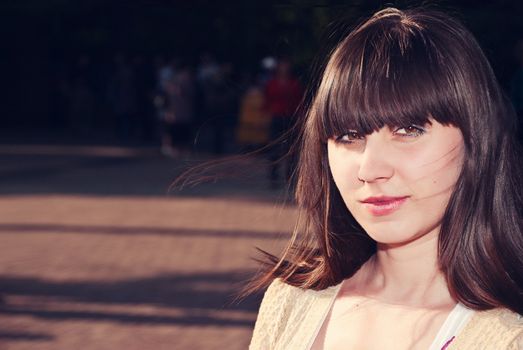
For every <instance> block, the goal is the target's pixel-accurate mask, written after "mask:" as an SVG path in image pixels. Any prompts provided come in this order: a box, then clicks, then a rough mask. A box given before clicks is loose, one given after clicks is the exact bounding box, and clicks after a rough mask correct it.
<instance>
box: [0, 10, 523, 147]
mask: <svg viewBox="0 0 523 350" xmlns="http://www.w3.org/2000/svg"><path fill="white" fill-rule="evenodd" d="M420 3H421V2H420V1H417V2H416V1H399V2H392V3H391V2H384V1H357V0H354V1H328V0H324V1H274V0H272V1H271V0H268V1H240V2H224V1H221V2H211V1H209V2H207V1H167V0H150V1H145V0H128V1H107V0H84V1H70V0H46V1H42V0H16V1H14V0H11V1H10V0H4V1H2V3H1V4H0V16H1V19H0V27H1V29H0V32H1V33H2V41H1V42H2V54H1V56H0V62H1V76H2V82H3V84H2V87H1V89H2V90H1V96H2V104H1V118H0V122H1V123H2V124H1V129H2V135H1V136H2V142H32V141H36V140H38V139H44V140H45V141H47V142H53V140H68V141H69V142H72V141H75V142H82V141H83V142H91V143H92V142H100V143H119V142H123V143H125V142H127V143H129V142H130V143H133V144H155V143H160V139H161V135H160V134H159V132H158V118H157V113H156V108H155V106H154V103H153V102H154V98H155V96H156V95H157V94H158V90H159V85H161V82H159V74H160V73H159V70H161V69H162V67H164V68H165V67H166V65H169V64H172V66H173V67H174V69H179V70H186V71H187V73H188V74H189V77H190V79H193V82H194V92H193V94H192V96H191V98H192V101H191V103H192V104H193V105H194V106H193V109H194V110H193V112H192V115H191V117H190V118H191V132H193V133H194V132H196V131H195V130H198V128H200V127H202V125H204V128H205V127H207V128H210V129H212V128H215V127H218V128H225V129H234V128H235V127H237V124H238V114H239V109H240V102H241V98H242V96H243V94H244V93H245V91H246V90H247V88H248V87H249V85H250V84H252V83H253V82H254V81H255V79H256V77H257V76H258V77H259V75H260V74H263V73H264V72H263V70H264V68H263V67H262V59H264V58H268V57H269V58H274V59H276V60H277V59H278V58H282V57H283V58H285V59H287V60H288V61H289V62H290V63H291V64H292V71H293V74H294V75H295V76H296V77H297V78H298V79H299V80H300V83H302V84H304V85H305V84H307V82H309V80H310V77H311V74H313V72H314V70H313V69H312V66H313V62H314V59H315V58H316V57H317V56H318V53H320V52H322V49H321V48H324V47H328V46H329V45H332V43H333V42H335V41H336V39H337V36H338V37H339V35H341V33H343V32H344V29H345V28H346V27H347V26H350V25H351V24H352V23H354V21H356V20H358V19H360V18H362V17H363V16H366V15H369V14H370V13H372V12H373V11H375V10H377V9H380V8H382V7H383V5H384V4H393V5H399V6H403V7H405V6H411V5H418V4H420ZM425 3H427V4H430V5H431V6H432V7H436V8H440V9H443V10H445V11H447V12H451V13H454V14H455V15H456V16H458V17H459V18H461V20H462V21H464V22H465V23H466V25H467V27H468V28H470V29H471V30H472V32H473V33H474V34H475V35H476V37H477V38H478V40H479V41H480V43H481V45H482V47H483V48H484V50H485V52H486V53H487V56H488V57H489V59H490V61H491V63H492V65H493V67H494V70H495V72H496V74H497V76H498V78H499V81H500V82H501V84H502V86H503V87H504V88H505V90H506V91H507V94H512V95H514V99H517V98H521V96H516V95H517V91H515V90H516V87H511V84H512V85H514V84H516V82H515V80H516V78H515V77H516V75H517V71H518V68H520V67H521V60H522V59H521V57H518V55H520V54H519V52H518V42H519V43H520V44H519V45H520V46H521V40H522V32H523V21H521V18H522V15H523V10H522V9H523V3H522V2H521V1H516V0H512V1H511V0H505V1H472V0H462V1H432V2H425ZM337 22H341V23H342V24H340V23H338V25H336V23H337ZM333 23H334V25H333ZM343 23H345V24H343ZM335 28H336V30H334V29H335ZM340 28H341V29H340ZM333 32H334V34H333ZM326 33H329V34H330V35H329V34H326ZM519 51H522V49H521V48H519ZM206 69H207V73H208V75H209V74H210V75H212V74H216V75H219V77H218V78H216V79H217V80H220V81H219V82H217V84H220V87H219V89H220V90H221V91H220V92H221V96H218V98H219V99H222V100H226V101H222V103H221V104H222V105H221V106H220V107H219V109H221V110H220V111H218V112H216V111H208V110H205V109H206V106H205V103H206V102H205V101H204V99H205V98H206V97H207V96H205V94H206V93H207V92H206V91H205V88H206V87H205V86H203V85H205V83H206V82H205V81H204V80H205V78H204V77H203V76H204V75H205V74H206V71H205V70H206ZM212 70H215V71H216V72H213V71H212ZM209 71H210V73H209ZM519 84H521V79H519ZM124 86H125V87H124ZM518 89H519V90H521V89H522V88H521V87H518ZM122 90H126V91H122ZM224 90H225V91H224ZM519 95H521V93H519ZM128 99H129V100H130V101H127V100H128ZM519 103H521V102H519ZM218 104H220V102H218ZM124 110H125V111H124ZM119 113H120V114H121V113H123V114H124V115H119ZM213 118H214V119H213ZM210 119H213V121H212V123H210V124H211V125H206V124H205V122H207V123H208V124H209V120H210ZM215 119H217V120H215ZM200 131H201V130H200ZM86 136H88V137H86ZM204 136H205V137H207V138H209V137H216V135H214V133H213V132H212V131H211V130H204ZM53 137H55V138H56V139H53ZM205 137H204V138H205ZM218 137H220V136H218ZM199 141H200V142H203V144H202V145H201V147H202V149H203V150H206V151H216V150H215V149H214V148H216V147H218V148H220V147H224V146H223V145H220V142H212V141H209V144H205V142H206V140H203V141H202V140H201V139H200V140H199ZM217 151H221V149H218V150H217Z"/></svg>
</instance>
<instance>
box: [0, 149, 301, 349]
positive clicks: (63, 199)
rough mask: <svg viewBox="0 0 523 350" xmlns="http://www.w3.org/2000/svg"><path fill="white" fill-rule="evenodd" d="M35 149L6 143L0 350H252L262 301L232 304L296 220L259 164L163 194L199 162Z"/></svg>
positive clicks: (1, 167)
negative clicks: (260, 255) (257, 259)
mask: <svg viewBox="0 0 523 350" xmlns="http://www.w3.org/2000/svg"><path fill="white" fill-rule="evenodd" d="M38 149H39V150H42V148H38ZM38 149H25V148H20V147H18V148H16V147H15V148H13V147H11V148H9V147H7V146H2V147H0V180H1V181H0V296H1V298H2V301H1V302H0V349H16V350H18V349H53V350H54V349H57V350H60V349H68V350H69V349H111V350H113V349H116V350H118V349H126V350H127V349H130V350H132V349H195V350H198V349H231V350H234V349H245V348H246V347H247V344H248V341H249V337H250V335H251V332H252V326H253V322H254V320H255V317H256V309H257V307H258V303H259V296H257V297H251V298H248V299H246V300H245V301H244V302H242V303H240V304H231V301H232V299H233V295H234V293H235V292H237V290H238V283H239V282H241V281H243V280H245V278H246V276H249V275H251V274H252V273H253V271H254V270H255V268H256V266H255V265H254V264H253V263H252V262H251V260H250V257H251V256H253V255H254V254H255V250H254V247H255V246H259V247H262V248H265V249H268V250H271V251H273V252H278V251H279V250H280V249H281V247H282V243H283V242H284V240H285V238H286V237H287V236H288V232H289V231H290V229H291V227H292V224H293V220H294V217H295V212H294V209H293V207H292V206H291V205H287V206H285V205H283V204H281V203H282V198H284V197H285V195H284V194H282V191H271V190H269V189H268V188H267V184H266V183H265V178H264V173H265V168H264V166H265V165H264V164H263V162H262V161H256V160H251V161H248V162H240V163H236V164H235V165H233V168H235V169H238V168H240V169H244V170H245V173H247V174H248V175H249V178H248V179H247V180H245V179H244V180H242V179H240V180H238V179H236V180H225V181H221V182H218V183H216V184H214V185H212V184H211V185H202V186H200V187H197V188H193V189H189V190H186V191H182V192H174V193H173V194H172V195H170V196H166V195H165V192H166V189H167V187H168V185H169V183H170V181H171V180H172V179H173V177H174V176H176V174H177V173H179V171H180V170H181V169H183V168H184V167H185V166H186V165H187V164H189V163H190V164H194V163H193V160H190V161H173V160H165V159H163V158H161V157H159V156H156V155H155V153H154V152H152V151H140V152H137V153H136V154H126V153H125V152H124V153H123V154H119V153H118V152H116V153H115V150H114V149H113V150H112V151H111V152H112V153H111V152H108V150H107V149H98V150H95V151H94V152H91V153H90V152H87V154H85V153H86V152H84V151H85V150H84V151H81V150H79V149H76V150H75V149H69V148H68V149H67V152H65V150H66V149H54V150H47V151H46V152H40V153H41V154H39V155H38V154H36V153H38V152H37V150H38ZM116 151H117V150H116Z"/></svg>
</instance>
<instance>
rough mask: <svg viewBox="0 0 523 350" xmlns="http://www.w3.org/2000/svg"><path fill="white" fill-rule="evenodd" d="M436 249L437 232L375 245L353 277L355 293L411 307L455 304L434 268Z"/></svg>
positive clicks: (436, 260)
mask: <svg viewBox="0 0 523 350" xmlns="http://www.w3.org/2000/svg"><path fill="white" fill-rule="evenodd" d="M438 230H439V229H438ZM437 248H438V236H437V234H432V235H431V234H428V235H425V236H424V237H422V238H420V239H418V240H416V241H413V242H409V243H408V244H404V245H387V244H378V249H377V252H376V255H374V256H373V257H372V258H371V259H370V260H369V261H368V262H367V263H365V265H364V266H363V267H362V269H361V270H360V271H359V273H358V275H359V276H355V277H357V278H356V280H355V282H356V285H357V289H358V293H361V294H364V295H366V296H368V297H372V298H376V299H379V300H381V301H383V302H386V303H390V304H400V305H406V306H414V307H421V306H422V307H428V308H432V307H434V308H438V307H448V306H449V305H452V304H455V301H454V300H453V299H452V297H451V296H450V293H449V291H448V288H447V284H446V281H445V277H444V275H443V273H442V272H441V271H440V270H439V268H438V259H437ZM356 285H355V286H356Z"/></svg>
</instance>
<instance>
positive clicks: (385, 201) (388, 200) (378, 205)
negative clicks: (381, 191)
mask: <svg viewBox="0 0 523 350" xmlns="http://www.w3.org/2000/svg"><path fill="white" fill-rule="evenodd" d="M407 198H409V197H408V196H405V197H370V198H367V199H365V200H363V201H361V203H362V204H363V205H364V206H365V207H366V208H367V209H368V210H369V211H370V213H371V214H372V215H375V216H383V215H388V214H390V213H392V212H394V211H396V210H397V209H399V207H400V206H401V205H402V204H403V203H405V201H406V200H407Z"/></svg>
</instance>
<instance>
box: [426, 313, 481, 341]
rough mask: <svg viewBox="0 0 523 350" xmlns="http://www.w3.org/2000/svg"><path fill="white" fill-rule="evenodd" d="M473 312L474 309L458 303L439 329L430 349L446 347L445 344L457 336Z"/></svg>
mask: <svg viewBox="0 0 523 350" xmlns="http://www.w3.org/2000/svg"><path fill="white" fill-rule="evenodd" d="M473 314H474V310H472V309H468V308H466V307H465V306H464V305H462V304H461V303H457V304H456V306H455V307H454V309H452V311H451V312H450V314H449V315H448V316H447V319H446V320H445V322H444V323H443V325H442V326H441V328H440V330H439V331H438V334H437V335H436V338H435V339H434V341H433V342H432V344H431V345H430V348H429V350H442V349H444V348H445V346H446V345H447V344H448V343H450V342H451V340H452V338H453V337H455V336H457V335H458V334H459V332H460V331H461V330H462V329H463V327H465V325H466V324H467V322H468V321H469V319H470V317H471V316H472V315H473Z"/></svg>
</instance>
